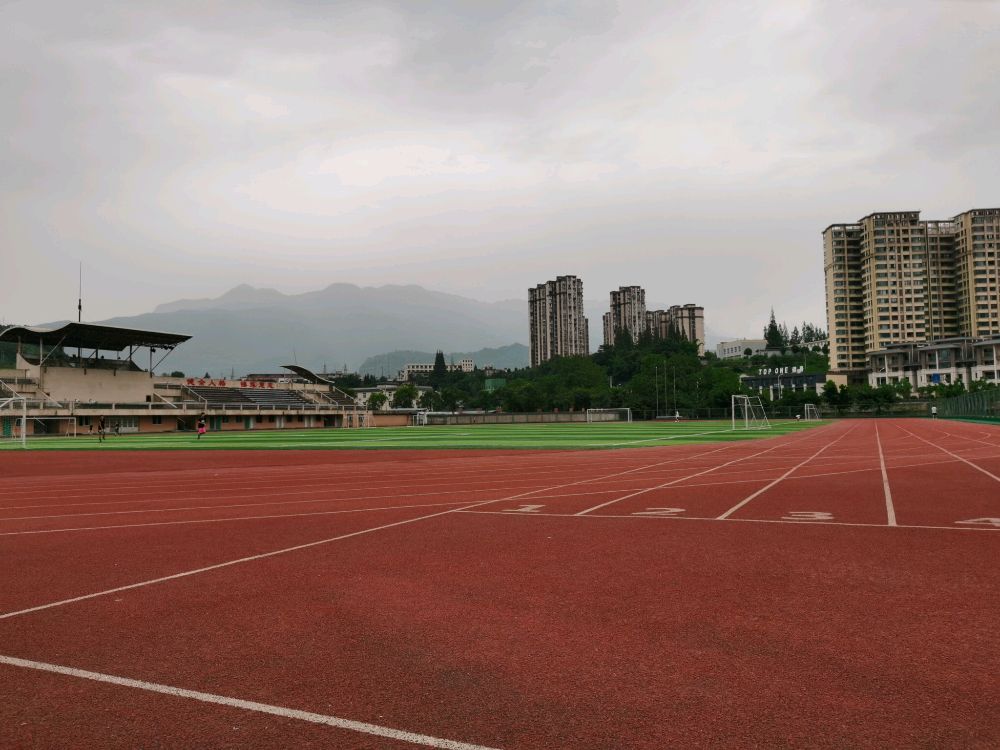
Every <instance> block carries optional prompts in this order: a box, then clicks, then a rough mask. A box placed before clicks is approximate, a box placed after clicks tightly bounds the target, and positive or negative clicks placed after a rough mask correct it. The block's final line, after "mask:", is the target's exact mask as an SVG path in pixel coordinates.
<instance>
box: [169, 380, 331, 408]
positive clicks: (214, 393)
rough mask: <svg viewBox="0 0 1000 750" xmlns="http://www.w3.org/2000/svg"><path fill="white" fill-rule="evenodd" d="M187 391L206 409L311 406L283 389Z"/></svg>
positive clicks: (202, 388) (201, 388)
mask: <svg viewBox="0 0 1000 750" xmlns="http://www.w3.org/2000/svg"><path fill="white" fill-rule="evenodd" d="M187 390H188V391H190V392H191V393H193V394H195V395H196V396H198V398H200V399H203V400H204V401H205V402H206V406H207V407H208V408H223V409H224V408H226V407H227V406H235V407H239V406H251V405H255V406H266V407H277V408H286V409H300V408H302V407H305V406H312V405H313V402H312V401H309V400H308V399H306V398H304V397H302V396H301V395H300V394H298V393H296V392H295V391H289V390H285V389H268V390H257V389H250V388H219V387H207V386H195V385H189V386H187Z"/></svg>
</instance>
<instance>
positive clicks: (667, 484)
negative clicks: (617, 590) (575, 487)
mask: <svg viewBox="0 0 1000 750" xmlns="http://www.w3.org/2000/svg"><path fill="white" fill-rule="evenodd" d="M784 446H785V444H784V443H782V444H781V445H773V446H771V447H770V448H768V449H767V450H762V451H758V452H757V453H751V454H750V455H749V456H743V457H741V458H734V459H732V460H731V461H727V462H726V463H724V464H719V465H717V466H712V467H710V468H708V469H704V470H702V471H699V472H697V473H695V474H688V475H687V476H683V477H680V478H678V479H674V480H672V481H670V482H665V483H663V484H658V485H656V486H655V487H646V488H645V489H641V490H639V491H638V492H632V493H629V494H628V495H623V496H622V497H618V498H615V499H614V500H608V501H607V502H606V503H601V504H600V505H595V506H594V507H593V508H587V509H586V510H581V511H580V512H579V513H575V514H574V515H577V516H585V515H587V514H588V513H591V512H593V511H595V510H600V509H601V508H606V507H607V506H609V505H614V504H615V503H620V502H621V501H622V500H628V499H629V498H630V497H636V496H638V495H644V494H645V493H647V492H652V491H653V490H662V489H665V488H667V487H670V486H671V485H673V484H679V483H680V482H684V481H686V480H688V479H694V478H695V477H700V476H701V475H702V474H708V473H709V472H712V471H715V470H716V469H721V468H722V467H724V466H729V465H730V464H734V463H737V462H739V461H745V460H746V459H748V458H755V457H756V456H760V455H762V454H764V453H769V452H770V451H773V450H775V449H777V448H782V447H784Z"/></svg>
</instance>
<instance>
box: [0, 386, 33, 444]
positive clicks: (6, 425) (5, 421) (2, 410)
mask: <svg viewBox="0 0 1000 750" xmlns="http://www.w3.org/2000/svg"><path fill="white" fill-rule="evenodd" d="M27 424H28V400H27V399H26V398H21V397H15V398H5V399H0V441H2V443H0V444H2V445H3V446H5V447H21V448H27V447H28V431H27V430H26V429H25V428H26V426H27Z"/></svg>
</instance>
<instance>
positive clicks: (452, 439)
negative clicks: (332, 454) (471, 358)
mask: <svg viewBox="0 0 1000 750" xmlns="http://www.w3.org/2000/svg"><path fill="white" fill-rule="evenodd" d="M821 424H827V423H826V422H822V421H820V422H798V421H780V422H772V423H771V427H770V429H766V430H735V431H734V430H732V429H731V425H730V423H729V422H727V421H700V422H631V423H627V422H611V423H597V424H586V423H560V424H500V425H455V426H426V427H378V428H372V429H335V428H326V429H309V430H293V429H283V430H255V431H242V430H240V431H232V432H210V433H208V434H207V435H205V436H204V437H202V438H201V439H198V436H197V435H196V434H195V433H193V432H169V433H147V434H133V435H122V436H113V435H112V436H109V437H107V438H106V439H105V440H104V441H103V442H101V441H98V439H97V436H96V435H78V436H76V437H60V436H53V437H34V438H29V439H28V449H29V450H35V449H37V450H102V451H112V450H192V449H194V450H299V449H304V450H324V449H352V450H357V449H379V450H385V449H399V448H406V449H411V450H412V449H421V448H433V449H436V450H441V449H489V450H497V449H500V450H502V449H534V450H546V449H548V450H600V449H604V450H607V449H615V448H642V447H650V446H663V445H685V444H691V443H715V442H727V441H734V440H754V439H759V438H767V437H775V436H777V435H784V434H786V433H788V432H794V431H797V430H803V429H809V428H811V427H815V426H817V425H821ZM5 448H6V449H19V448H20V443H19V442H13V441H10V440H5V441H2V442H0V450H3V449H5Z"/></svg>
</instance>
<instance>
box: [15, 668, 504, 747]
mask: <svg viewBox="0 0 1000 750" xmlns="http://www.w3.org/2000/svg"><path fill="white" fill-rule="evenodd" d="M0 664H6V665H8V666H11V667H21V668H22V669H34V670H37V671H40V672H51V673H54V674H60V675H65V676H67V677H77V678H79V679H83V680H93V681H94V682H104V683H108V684H110V685H118V686H119V687H128V688H135V689H137V690H146V691H148V692H151V693H161V694H163V695H170V696H173V697H175V698H188V699H191V700H196V701H201V702H202V703H214V704H216V705H219V706H227V707H229V708H238V709H241V710H243V711H254V712H256V713H261V714H270V715H272V716H280V717H282V718H284V719H297V720H299V721H308V722H310V723H312V724H323V725H325V726H328V727H336V728H337V729H346V730H348V731H351V732H360V733H362V734H370V735H374V736H376V737H386V738H389V739H393V740H400V741H401V742H410V743H412V744H414V745H423V746H424V747H434V748H442V749H443V750H495V749H494V748H488V747H486V746H484V745H473V744H470V743H468V742H458V741H456V740H446V739H441V738H439V737H431V736H429V735H426V734H417V733H415V732H407V731H404V730H402V729H392V728H390V727H383V726H379V725H378V724H369V723H368V722H365V721H355V720H353V719H342V718H341V717H339V716H327V715H325V714H317V713H313V712H311V711H300V710H298V709H295V708H285V707H284V706H273V705H270V704H268V703H258V702H256V701H247V700H243V699H241V698H230V697H227V696H225V695H216V694H215V693H203V692H201V691H200V690H187V689H186V688H179V687H172V686H170V685H161V684H159V683H156V682H146V681H145V680H133V679H131V678H129V677H119V676H118V675H112V674H104V673H103V672H91V671H89V670H86V669H77V668H75V667H63V666H60V665H58V664H48V663H46V662H41V661H30V660H28V659H18V658H17V657H14V656H5V655H3V654H0Z"/></svg>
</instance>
